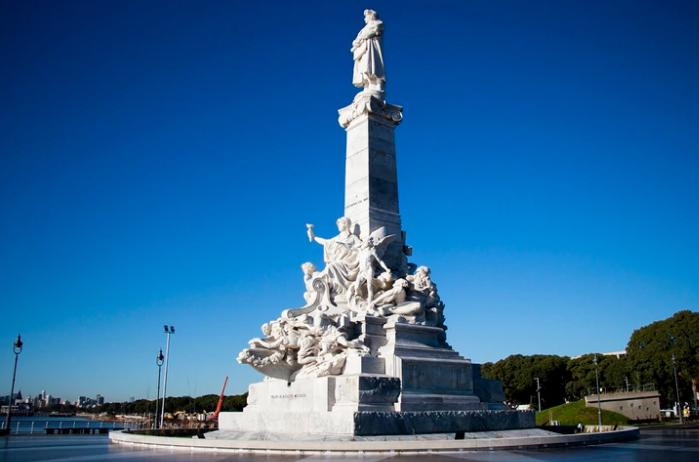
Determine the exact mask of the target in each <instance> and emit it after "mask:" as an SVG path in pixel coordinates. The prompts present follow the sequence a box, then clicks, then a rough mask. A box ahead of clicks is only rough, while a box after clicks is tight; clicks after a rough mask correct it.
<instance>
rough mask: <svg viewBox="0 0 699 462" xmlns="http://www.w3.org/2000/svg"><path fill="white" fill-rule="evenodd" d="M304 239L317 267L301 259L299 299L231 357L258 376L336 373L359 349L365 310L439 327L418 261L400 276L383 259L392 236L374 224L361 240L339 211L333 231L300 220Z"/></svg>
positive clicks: (437, 307)
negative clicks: (319, 257)
mask: <svg viewBox="0 0 699 462" xmlns="http://www.w3.org/2000/svg"><path fill="white" fill-rule="evenodd" d="M306 227H307V235H308V239H309V241H311V242H315V243H317V244H320V245H321V246H322V247H323V261H324V263H325V267H324V268H323V269H322V270H321V271H318V270H317V268H316V266H315V265H314V264H313V263H311V262H306V263H304V264H302V265H301V270H302V272H303V280H304V285H305V292H304V294H303V297H304V299H305V301H306V305H305V306H303V307H301V308H298V309H289V310H285V311H284V312H283V313H282V316H281V317H280V318H278V319H276V320H274V321H271V322H269V323H265V324H263V325H262V333H263V335H264V336H263V337H262V338H255V339H252V340H250V342H249V347H248V348H246V349H245V350H243V351H241V352H240V354H239V355H238V361H239V362H241V363H247V364H250V365H251V366H253V367H254V368H255V369H257V370H259V371H260V372H263V373H264V374H266V375H269V376H272V377H277V378H283V379H285V380H293V378H295V377H303V376H315V377H321V376H325V375H337V374H340V373H341V372H342V368H343V367H344V365H345V362H346V359H347V356H348V355H350V354H356V355H360V356H361V355H366V354H369V349H368V348H367V347H366V346H365V345H364V342H363V338H362V336H361V326H360V324H361V322H362V321H363V320H364V319H365V318H366V316H377V317H387V318H394V319H396V320H397V321H399V322H406V323H411V324H422V325H430V326H435V327H442V328H446V327H445V326H444V316H443V310H444V305H443V304H442V302H441V300H440V299H439V295H438V294H437V287H436V285H435V284H434V283H433V282H432V279H431V277H430V269H429V268H427V267H426V266H419V267H415V266H414V265H412V266H411V265H409V268H411V271H409V272H408V273H403V274H401V272H400V270H397V269H395V268H393V269H392V268H390V267H389V266H388V265H387V264H386V263H385V262H384V261H383V260H382V256H383V252H384V250H385V248H386V246H387V245H388V244H389V243H390V242H391V241H393V239H394V238H395V236H394V235H387V234H386V232H385V228H380V229H377V230H376V231H374V232H373V233H371V234H370V235H369V236H367V238H366V239H364V240H362V239H361V238H360V237H359V236H358V235H357V234H355V233H354V232H353V230H352V222H351V220H350V219H349V218H347V217H341V218H339V219H338V220H337V228H338V234H337V236H335V237H332V238H321V237H318V236H316V235H315V232H314V227H313V225H310V224H309V225H306Z"/></svg>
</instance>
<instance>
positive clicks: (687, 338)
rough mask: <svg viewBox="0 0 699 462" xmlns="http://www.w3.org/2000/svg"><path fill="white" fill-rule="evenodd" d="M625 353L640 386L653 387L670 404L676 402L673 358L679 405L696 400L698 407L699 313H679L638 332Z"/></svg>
mask: <svg viewBox="0 0 699 462" xmlns="http://www.w3.org/2000/svg"><path fill="white" fill-rule="evenodd" d="M626 353H627V355H628V361H629V364H630V366H631V368H632V369H633V371H634V378H635V379H636V381H637V383H646V382H651V383H654V384H655V385H656V387H657V388H658V391H659V392H660V394H661V396H662V397H663V398H664V399H665V401H666V402H667V403H672V402H674V401H675V382H674V377H673V368H672V356H673V354H674V356H675V359H676V365H677V375H678V382H679V388H680V401H688V400H689V399H691V398H693V399H694V402H695V404H696V393H697V389H698V388H699V313H697V312H693V311H689V310H684V311H679V312H677V313H675V314H674V315H673V316H671V317H670V318H667V319H664V320H662V321H657V322H654V323H651V324H649V325H647V326H644V327H641V328H640V329H637V330H635V331H634V332H633V334H632V335H631V339H630V340H629V343H628V345H627V347H626ZM690 389H691V390H692V394H691V398H690Z"/></svg>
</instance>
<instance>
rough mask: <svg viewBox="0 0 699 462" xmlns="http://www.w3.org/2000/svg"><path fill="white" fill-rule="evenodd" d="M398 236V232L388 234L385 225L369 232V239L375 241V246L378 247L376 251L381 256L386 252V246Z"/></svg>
mask: <svg viewBox="0 0 699 462" xmlns="http://www.w3.org/2000/svg"><path fill="white" fill-rule="evenodd" d="M396 236H397V235H396V234H386V227H385V226H382V227H380V228H378V229H375V230H374V231H373V232H372V233H371V234H369V239H371V240H372V241H373V242H374V247H375V248H376V253H377V255H378V256H379V258H381V257H383V254H384V252H386V247H388V244H390V243H391V242H393V240H394V239H395V238H396Z"/></svg>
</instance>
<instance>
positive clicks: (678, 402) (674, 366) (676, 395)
mask: <svg viewBox="0 0 699 462" xmlns="http://www.w3.org/2000/svg"><path fill="white" fill-rule="evenodd" d="M672 372H673V374H674V375H675V398H676V399H677V407H676V408H675V409H677V414H678V415H679V416H680V425H682V424H683V423H684V422H683V419H682V404H680V387H679V385H678V383H677V367H676V365H675V353H672Z"/></svg>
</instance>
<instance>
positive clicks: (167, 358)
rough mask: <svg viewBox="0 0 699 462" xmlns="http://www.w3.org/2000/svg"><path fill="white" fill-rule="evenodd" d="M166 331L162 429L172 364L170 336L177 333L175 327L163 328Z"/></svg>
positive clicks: (161, 412) (161, 411) (161, 415)
mask: <svg viewBox="0 0 699 462" xmlns="http://www.w3.org/2000/svg"><path fill="white" fill-rule="evenodd" d="M163 327H164V329H165V335H166V336H167V341H166V344H165V380H164V381H163V405H162V409H160V428H162V426H163V421H164V420H165V398H166V397H167V369H168V365H169V364H170V335H172V334H174V333H175V326H169V327H168V326H167V325H166V326H163Z"/></svg>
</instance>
